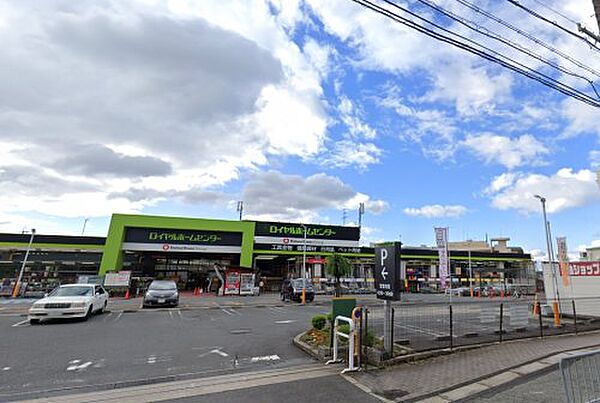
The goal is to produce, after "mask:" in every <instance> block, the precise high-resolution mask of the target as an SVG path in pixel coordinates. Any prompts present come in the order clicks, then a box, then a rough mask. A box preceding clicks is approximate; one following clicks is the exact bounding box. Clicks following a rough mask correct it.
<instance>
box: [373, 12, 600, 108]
mask: <svg viewBox="0 0 600 403" xmlns="http://www.w3.org/2000/svg"><path fill="white" fill-rule="evenodd" d="M383 2H385V3H387V4H389V5H391V6H392V7H395V8H397V9H399V10H401V11H403V12H405V13H407V14H409V15H412V16H413V17H415V18H418V19H420V20H421V21H423V22H425V23H427V24H429V25H432V26H434V27H436V28H438V29H440V30H442V31H444V32H448V33H450V34H452V35H454V36H456V37H459V38H461V39H463V40H466V41H468V42H471V43H473V44H475V45H476V46H479V47H481V48H483V49H485V50H487V51H488V52H492V53H494V54H496V55H498V56H500V57H502V58H505V59H507V60H508V61H510V62H512V63H514V64H516V65H518V66H521V67H522V68H524V69H525V70H527V71H529V72H531V73H533V74H536V75H538V76H539V77H543V79H544V80H547V81H550V82H553V83H555V84H557V85H559V86H563V87H565V88H567V89H568V90H570V91H575V92H576V93H578V94H580V95H583V96H584V97H587V98H589V99H591V100H593V102H595V103H598V102H600V95H598V92H597V91H596V87H595V86H594V85H593V83H591V87H592V89H593V90H594V92H595V93H596V96H597V97H598V98H599V99H594V98H591V97H589V96H588V95H587V94H584V93H582V92H580V91H579V90H577V89H575V88H573V87H571V86H569V85H567V84H564V83H562V82H560V81H558V80H555V79H554V78H552V77H550V76H548V75H546V74H544V73H542V72H539V71H537V70H535V69H532V68H530V67H529V66H526V65H524V64H522V63H520V62H518V61H516V60H514V59H511V58H510V57H508V56H505V55H503V54H501V53H499V52H496V51H495V50H493V49H491V48H488V47H486V46H484V45H482V44H480V43H477V42H475V41H473V40H472V39H470V38H467V37H465V36H463V35H460V34H457V33H456V32H453V31H451V30H449V29H446V28H444V27H442V26H441V25H439V24H436V23H434V22H431V21H429V20H428V19H426V18H424V17H422V16H420V15H419V14H416V13H414V12H412V11H410V10H409V9H407V8H405V7H402V6H399V5H398V4H396V3H395V2H393V1H391V0H383ZM409 21H410V20H409Z"/></svg>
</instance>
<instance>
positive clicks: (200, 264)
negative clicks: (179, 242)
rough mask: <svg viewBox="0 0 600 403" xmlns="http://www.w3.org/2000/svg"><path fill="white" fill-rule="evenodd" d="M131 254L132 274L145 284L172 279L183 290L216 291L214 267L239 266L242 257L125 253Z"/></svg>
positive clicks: (216, 283)
mask: <svg viewBox="0 0 600 403" xmlns="http://www.w3.org/2000/svg"><path fill="white" fill-rule="evenodd" d="M126 253H127V254H131V255H133V256H130V258H129V259H126V260H129V261H133V262H135V263H133V262H132V266H133V267H132V271H133V272H134V274H137V275H139V276H140V277H142V278H143V279H145V281H146V282H148V281H150V280H152V279H169V280H173V281H175V282H176V283H177V288H178V289H179V290H180V291H193V290H194V289H195V288H196V287H198V288H200V289H201V290H202V291H204V292H214V291H216V289H217V287H218V286H219V280H218V276H217V273H216V272H215V266H216V267H218V268H220V269H226V268H228V267H230V266H239V261H240V256H239V255H235V254H208V253H173V252H165V253H158V252H126Z"/></svg>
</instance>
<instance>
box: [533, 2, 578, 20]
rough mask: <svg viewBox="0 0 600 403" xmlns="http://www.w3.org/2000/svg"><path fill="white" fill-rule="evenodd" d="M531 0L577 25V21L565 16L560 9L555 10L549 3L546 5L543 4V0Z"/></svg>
mask: <svg viewBox="0 0 600 403" xmlns="http://www.w3.org/2000/svg"><path fill="white" fill-rule="evenodd" d="M533 1H534V2H536V3H537V4H539V5H540V6H542V7H544V8H546V9H548V10H550V11H552V12H553V13H554V14H556V15H559V16H561V17H563V18H564V19H565V20H567V21H569V22H570V23H572V24H575V25H577V21H575V20H573V19H572V18H571V17H569V16H567V15H565V14H563V13H561V12H560V11H558V10H556V9H554V8H552V7H550V6H549V5H547V4H544V3H543V2H541V1H540V0H533Z"/></svg>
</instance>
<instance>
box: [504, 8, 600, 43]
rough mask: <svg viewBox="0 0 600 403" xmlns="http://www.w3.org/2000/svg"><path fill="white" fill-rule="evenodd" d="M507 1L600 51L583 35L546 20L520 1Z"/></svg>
mask: <svg viewBox="0 0 600 403" xmlns="http://www.w3.org/2000/svg"><path fill="white" fill-rule="evenodd" d="M506 1H508V2H509V3H510V4H512V5H514V6H516V7H518V8H520V9H521V10H523V11H525V12H526V13H528V14H531V15H533V16H534V17H535V18H537V19H539V20H542V21H544V22H546V23H548V24H550V25H552V26H554V27H556V28H558V29H560V30H561V31H563V32H566V33H567V34H569V35H571V36H574V37H575V38H577V39H579V40H582V41H584V42H585V43H587V44H588V45H589V46H590V47H591V48H592V49H594V50H596V51H600V48H599V47H598V46H597V45H596V44H595V43H592V42H590V41H588V40H587V38H585V37H583V36H581V35H579V34H577V33H576V32H573V31H571V30H569V29H567V28H565V27H563V26H562V25H560V24H559V23H557V22H556V21H552V20H549V19H548V18H546V17H544V16H543V15H541V14H539V13H537V12H535V11H534V10H532V9H530V8H528V7H526V6H524V5H522V4H521V3H519V2H518V1H516V0H506Z"/></svg>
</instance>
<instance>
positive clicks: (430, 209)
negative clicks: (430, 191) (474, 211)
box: [403, 204, 468, 218]
mask: <svg viewBox="0 0 600 403" xmlns="http://www.w3.org/2000/svg"><path fill="white" fill-rule="evenodd" d="M403 211H404V214H406V215H409V216H413V217H427V218H438V217H460V216H462V215H464V214H466V213H467V211H468V209H467V208H466V207H465V206H461V205H445V206H443V205H441V204H430V205H426V206H422V207H407V208H405V209H404V210H403Z"/></svg>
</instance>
